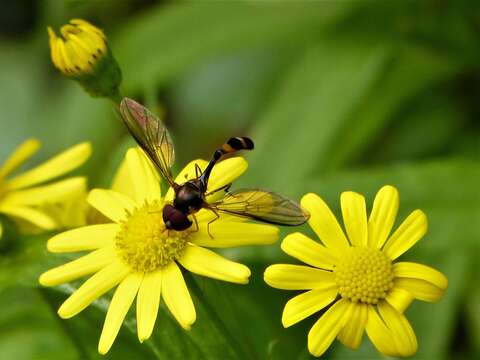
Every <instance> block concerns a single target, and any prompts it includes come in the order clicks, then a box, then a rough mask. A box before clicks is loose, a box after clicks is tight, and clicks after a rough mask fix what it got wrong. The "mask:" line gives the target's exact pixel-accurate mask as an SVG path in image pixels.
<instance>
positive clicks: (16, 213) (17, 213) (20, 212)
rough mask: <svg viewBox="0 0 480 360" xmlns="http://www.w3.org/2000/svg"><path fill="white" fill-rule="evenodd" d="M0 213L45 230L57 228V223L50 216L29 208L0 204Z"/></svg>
mask: <svg viewBox="0 0 480 360" xmlns="http://www.w3.org/2000/svg"><path fill="white" fill-rule="evenodd" d="M0 213H3V214H6V215H10V216H13V217H16V218H19V219H23V220H26V221H28V222H30V223H32V224H34V225H36V226H38V227H40V228H42V229H45V230H52V229H55V228H56V227H57V223H56V222H55V220H53V219H52V218H51V217H50V216H48V215H47V214H45V213H43V212H42V211H39V210H36V209H32V208H29V207H24V206H17V205H7V204H1V205H0Z"/></svg>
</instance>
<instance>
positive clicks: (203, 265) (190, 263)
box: [178, 245, 250, 284]
mask: <svg viewBox="0 0 480 360" xmlns="http://www.w3.org/2000/svg"><path fill="white" fill-rule="evenodd" d="M178 261H179V262H180V264H182V266H183V267H184V268H185V269H187V270H188V271H191V272H193V273H195V274H198V275H203V276H207V277H209V278H212V279H218V280H223V281H229V282H233V283H238V284H247V283H248V278H249V277H250V269H249V268H248V267H246V266H245V265H242V264H239V263H236V262H234V261H230V260H227V259H225V258H224V257H223V256H220V255H218V254H217V253H214V252H213V251H211V250H207V249H204V248H201V247H199V246H194V245H188V246H187V247H186V248H185V250H184V253H183V255H182V257H181V258H180V259H179V260H178Z"/></svg>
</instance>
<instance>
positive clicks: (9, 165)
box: [0, 139, 40, 178]
mask: <svg viewBox="0 0 480 360" xmlns="http://www.w3.org/2000/svg"><path fill="white" fill-rule="evenodd" d="M39 147H40V142H39V141H38V140H37V139H28V140H26V141H24V142H23V143H22V144H20V145H19V146H18V147H17V148H16V149H15V150H14V151H13V153H12V154H11V155H10V156H9V157H8V158H7V160H6V161H5V163H4V164H3V165H2V167H0V178H3V177H5V176H7V175H8V174H10V173H11V172H12V171H14V170H15V169H16V168H18V167H19V166H20V165H22V164H23V163H24V162H25V161H26V160H28V159H29V158H30V157H31V156H32V155H33V154H35V153H36V152H37V150H38V148H39Z"/></svg>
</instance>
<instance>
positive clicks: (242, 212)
mask: <svg viewBox="0 0 480 360" xmlns="http://www.w3.org/2000/svg"><path fill="white" fill-rule="evenodd" d="M210 207H211V208H213V209H214V210H218V211H221V212H225V213H228V214H233V215H237V216H244V217H249V218H252V219H254V220H260V221H264V222H268V223H271V224H277V225H290V226H294V225H301V224H303V223H304V222H305V221H307V220H308V218H309V214H308V213H307V212H306V211H305V210H304V209H302V207H301V206H300V205H299V204H297V203H296V202H294V201H292V200H290V199H287V198H285V197H283V196H281V195H279V194H276V193H274V192H270V191H265V190H260V189H242V190H237V191H235V192H229V193H227V194H226V195H225V197H224V198H223V199H222V200H220V201H217V202H215V203H212V204H210Z"/></svg>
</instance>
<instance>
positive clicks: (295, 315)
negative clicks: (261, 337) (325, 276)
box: [282, 284, 338, 327]
mask: <svg viewBox="0 0 480 360" xmlns="http://www.w3.org/2000/svg"><path fill="white" fill-rule="evenodd" d="M337 294H338V291H337V288H336V286H335V285H333V284H327V285H326V286H325V287H324V288H319V289H315V290H309V291H307V292H304V293H303V294H300V295H297V296H295V297H293V298H291V299H290V300H288V302H287V303H286V304H285V308H284V309H283V314H282V324H283V327H289V326H292V325H294V324H296V323H298V322H299V321H302V320H303V319H305V318H307V317H309V316H310V315H312V314H315V313H316V312H317V311H320V310H322V309H323V308H324V307H326V306H327V305H330V303H332V302H333V301H334V300H335V298H336V297H337Z"/></svg>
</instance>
